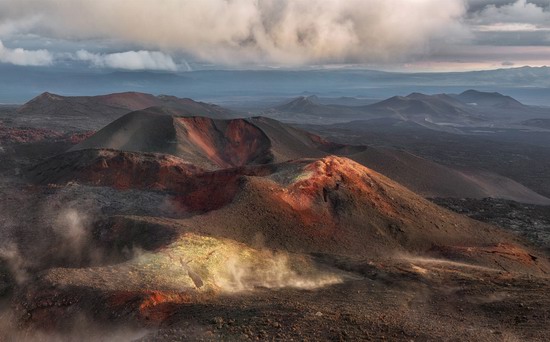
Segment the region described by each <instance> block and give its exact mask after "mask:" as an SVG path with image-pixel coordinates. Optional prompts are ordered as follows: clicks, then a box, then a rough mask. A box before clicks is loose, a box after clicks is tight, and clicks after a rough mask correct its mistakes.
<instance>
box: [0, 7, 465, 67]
mask: <svg viewBox="0 0 550 342" xmlns="http://www.w3.org/2000/svg"><path fill="white" fill-rule="evenodd" d="M465 13H466V6H465V2H464V0H445V1H441V0H414V1H412V0H411V1H402V0H346V1H341V0H316V1H311V0H187V1H181V0H164V1H154V0H119V1H112V0H75V1H62V0H17V1H16V0H11V1H10V0H0V24H1V23H2V22H3V21H8V20H10V21H14V20H15V21H21V20H26V21H27V22H32V24H33V25H32V27H30V28H29V27H27V29H26V33H32V34H37V35H40V36H42V37H47V38H58V39H67V40H74V41H79V40H86V39H94V40H104V41H105V40H108V41H115V42H120V43H121V44H127V46H138V47H139V48H140V49H143V50H160V51H164V52H166V53H170V54H171V55H174V54H183V55H186V56H193V57H195V58H198V59H200V60H205V61H209V62H217V63H220V62H221V63H227V64H247V63H250V62H254V63H272V64H298V65H299V64H308V63H346V62H360V63H377V62H392V61H401V60H405V59H407V58H410V56H414V55H423V54H427V53H429V52H430V51H432V50H434V49H435V50H437V49H440V48H442V47H444V46H445V45H448V44H453V43H454V42H455V41H454V39H456V38H457V37H458V39H459V40H460V39H463V38H467V37H468V29H467V28H466V27H465V26H464V25H463V23H462V21H461V18H462V17H463V16H464V15H465ZM30 19H32V20H30ZM140 53H141V52H139V51H138V54H140ZM141 55H142V56H139V57H138V56H137V55H134V56H130V55H127V56H120V55H113V56H111V55H105V56H103V57H101V58H96V57H93V56H88V57H90V61H92V62H93V61H98V63H99V64H100V65H101V64H105V65H108V64H117V65H119V66H120V65H122V66H124V65H126V63H129V62H128V61H121V60H122V59H126V57H127V58H128V60H132V59H135V60H142V59H144V58H149V59H152V60H158V56H157V57H155V58H153V57H150V56H149V57H145V56H143V55H145V53H141ZM136 64H139V62H136ZM130 65H132V64H130ZM153 65H155V63H153Z"/></svg>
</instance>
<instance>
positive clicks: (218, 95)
mask: <svg viewBox="0 0 550 342" xmlns="http://www.w3.org/2000/svg"><path fill="white" fill-rule="evenodd" d="M470 88H474V89H478V90H482V91H491V92H492V91H498V92H500V93H503V94H509V95H511V96H513V97H514V98H516V99H519V100H520V101H521V102H523V103H527V104H534V105H548V106H550V102H549V100H548V99H549V98H550V68H548V67H541V68H531V67H524V68H512V69H500V70H488V71H472V72H458V73H457V72H454V73H399V72H383V71H373V70H346V69H340V70H323V69H319V70H199V71H192V72H183V73H166V72H143V71H140V72H138V71H136V72H121V71H117V72H106V71H104V70H101V69H89V70H74V69H70V68H63V67H50V68H40V67H22V66H12V65H7V64H0V103H24V102H26V101H28V100H29V99H31V98H33V97H35V96H37V95H39V94H41V93H43V92H44V91H51V92H54V93H57V94H63V95H87V94H100V93H117V92H123V91H136V92H146V93H153V94H172V95H176V96H178V97H190V98H193V99H199V100H201V101H207V102H216V103H218V102H220V101H221V100H223V99H233V98H234V97H235V96H243V94H245V95H246V96H251V97H256V98H257V97H279V98H285V97H286V98H290V97H294V96H296V95H297V94H303V93H304V92H308V93H311V94H318V95H319V96H320V97H323V98H326V97H330V98H340V97H358V98H374V99H384V98H388V97H391V96H393V95H395V94H408V93H411V92H423V93H430V94H434V93H457V94H458V93H461V92H463V91H464V90H467V89H470Z"/></svg>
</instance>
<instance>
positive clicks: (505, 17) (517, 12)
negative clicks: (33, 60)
mask: <svg viewBox="0 0 550 342" xmlns="http://www.w3.org/2000/svg"><path fill="white" fill-rule="evenodd" d="M472 22H473V23H474V24H476V25H480V26H481V27H482V28H484V30H487V29H488V28H490V27H491V26H492V27H494V28H495V30H496V31H501V30H502V29H503V28H504V29H507V30H509V31H511V28H514V27H517V28H518V30H519V31H524V30H526V28H529V29H530V30H533V31H535V30H541V29H550V7H543V6H539V5H537V4H535V3H531V2H527V1H526V0H517V1H515V2H513V3H507V4H503V5H501V6H498V5H495V4H492V5H488V6H486V7H485V8H483V9H482V10H481V11H479V12H477V13H474V14H473V15H472Z"/></svg>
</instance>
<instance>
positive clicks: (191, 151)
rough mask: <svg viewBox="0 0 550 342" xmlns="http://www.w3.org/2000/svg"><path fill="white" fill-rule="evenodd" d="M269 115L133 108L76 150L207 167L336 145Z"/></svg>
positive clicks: (312, 154)
mask: <svg viewBox="0 0 550 342" xmlns="http://www.w3.org/2000/svg"><path fill="white" fill-rule="evenodd" d="M333 145H334V144H330V143H327V142H325V141H323V140H322V139H319V138H317V139H312V135H311V134H309V133H306V132H304V131H301V130H298V129H295V128H292V127H289V126H286V125H283V124H281V123H279V122H277V121H275V120H271V119H266V118H250V119H233V120H214V119H210V118H204V117H179V116H168V115H165V113H158V112H156V111H151V110H149V109H148V110H145V111H137V112H133V113H130V114H127V115H125V116H123V117H121V118H120V119H118V120H116V121H115V122H113V123H111V124H110V125H107V126H106V127H105V128H103V129H102V130H100V131H99V132H97V133H96V134H95V135H94V136H92V137H90V138H89V139H88V140H86V141H84V142H82V143H81V144H79V145H77V146H75V147H74V148H73V149H72V150H80V149H90V148H100V149H116V150H122V151H132V152H157V153H166V154H172V155H175V156H178V157H180V158H182V159H184V160H186V161H188V162H191V163H193V164H196V165H198V166H200V167H202V168H205V169H211V170H214V169H220V168H227V167H235V166H242V165H249V164H266V163H271V162H279V161H286V160H289V159H295V158H301V157H304V156H308V157H320V156H323V155H326V152H324V151H321V150H320V149H319V148H326V149H330V148H333V147H334V146H339V145H334V146H333Z"/></svg>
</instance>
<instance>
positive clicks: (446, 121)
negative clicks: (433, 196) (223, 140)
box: [267, 89, 550, 129]
mask: <svg viewBox="0 0 550 342" xmlns="http://www.w3.org/2000/svg"><path fill="white" fill-rule="evenodd" d="M343 102H344V101H343V100H340V101H339V104H338V105H334V104H322V103H321V101H320V100H319V98H318V97H317V96H307V97H304V96H301V97H298V98H295V99H293V100H291V101H290V102H287V103H284V104H282V105H279V106H277V107H275V108H274V109H273V110H274V111H275V112H279V113H293V114H301V115H303V114H305V115H311V116H314V117H326V118H327V119H330V120H338V121H350V120H368V119H378V118H386V119H388V118H391V119H398V120H405V121H413V122H416V123H419V124H421V125H425V126H429V127H431V128H437V126H438V125H439V126H449V125H450V126H474V127H475V126H489V125H495V124H496V125H502V124H512V123H520V122H521V121H524V120H526V119H533V118H540V117H550V108H542V107H535V106H527V105H524V104H522V103H521V102H519V101H517V100H516V99H514V98H512V97H510V96H506V95H502V94H500V93H497V92H482V91H477V90H472V89H470V90H467V91H464V92H462V93H460V94H435V95H426V94H422V93H411V94H409V95H407V96H393V97H390V98H388V99H386V100H383V101H380V102H376V103H374V104H370V105H364V106H353V105H345V104H342V103H343ZM350 103H353V101H351V100H350ZM267 113H268V114H269V112H267ZM279 117H280V118H282V119H283V120H284V119H286V118H285V117H284V115H281V114H279ZM288 120H290V121H292V120H295V118H294V117H293V116H292V115H290V116H288ZM434 125H435V126H434ZM442 129H444V127H442Z"/></svg>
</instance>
